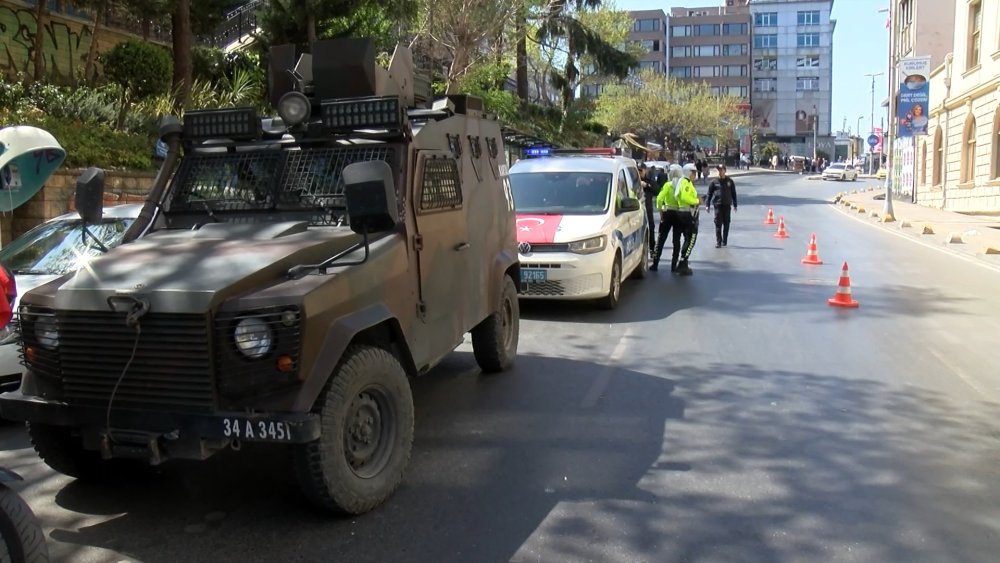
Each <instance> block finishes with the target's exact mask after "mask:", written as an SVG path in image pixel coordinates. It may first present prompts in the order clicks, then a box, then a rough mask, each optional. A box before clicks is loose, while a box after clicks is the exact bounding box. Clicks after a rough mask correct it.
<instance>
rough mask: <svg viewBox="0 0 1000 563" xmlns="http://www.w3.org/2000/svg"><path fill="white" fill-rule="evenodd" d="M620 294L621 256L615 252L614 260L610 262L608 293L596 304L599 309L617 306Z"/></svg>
mask: <svg viewBox="0 0 1000 563" xmlns="http://www.w3.org/2000/svg"><path fill="white" fill-rule="evenodd" d="M621 296H622V257H621V254H615V261H614V262H613V263H612V264H611V286H610V288H609V289H608V294H607V295H606V296H604V297H602V298H601V299H600V300H598V302H597V305H598V306H599V307H600V308H601V309H605V310H608V311H610V310H612V309H614V308H616V307H618V303H619V301H620V300H621Z"/></svg>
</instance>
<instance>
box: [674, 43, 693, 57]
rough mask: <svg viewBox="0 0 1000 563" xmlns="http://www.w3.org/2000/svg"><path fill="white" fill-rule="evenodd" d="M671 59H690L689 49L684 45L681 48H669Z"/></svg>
mask: <svg viewBox="0 0 1000 563" xmlns="http://www.w3.org/2000/svg"><path fill="white" fill-rule="evenodd" d="M670 56H671V57H690V56H691V47H689V46H687V45H685V46H683V47H671V48H670Z"/></svg>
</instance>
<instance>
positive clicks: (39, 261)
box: [0, 204, 142, 392]
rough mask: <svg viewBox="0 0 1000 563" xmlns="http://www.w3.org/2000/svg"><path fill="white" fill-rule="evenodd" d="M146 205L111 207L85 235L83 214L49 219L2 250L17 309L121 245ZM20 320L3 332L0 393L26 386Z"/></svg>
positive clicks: (0, 258)
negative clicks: (35, 293) (34, 293)
mask: <svg viewBox="0 0 1000 563" xmlns="http://www.w3.org/2000/svg"><path fill="white" fill-rule="evenodd" d="M141 209H142V205H139V204H128V205H116V206H114V207H108V208H106V209H105V210H104V217H103V219H102V222H101V224H100V225H91V226H90V227H88V229H87V230H86V231H85V230H84V229H83V221H82V220H81V219H80V215H79V214H78V213H75V212H74V213H66V214H65V215H60V216H59V217H56V218H54V219H50V220H48V221H46V222H44V223H42V224H41V225H39V226H37V227H35V228H34V229H31V230H30V231H28V232H26V233H24V234H23V235H21V236H19V237H18V238H16V239H15V240H14V241H12V242H11V243H10V244H8V245H7V246H5V247H3V249H2V250H0V263H2V264H3V265H4V266H5V267H6V268H7V269H8V270H9V271H10V272H11V273H12V274H14V280H15V283H16V285H17V297H16V298H15V299H14V307H13V310H14V312H15V315H16V312H17V304H18V303H19V302H20V299H21V296H22V295H24V294H25V293H27V292H28V291H30V290H32V289H34V288H36V287H38V286H40V285H43V284H45V283H48V282H50V281H52V280H54V279H57V278H59V277H61V276H63V275H64V274H68V273H71V272H75V271H76V270H78V269H80V268H82V267H84V266H85V265H86V264H87V263H88V262H89V261H90V260H91V259H93V258H94V257H95V256H100V255H101V254H103V253H104V252H106V251H107V249H110V248H113V247H115V246H118V245H119V244H120V243H121V240H122V235H124V234H125V229H127V228H128V226H129V225H131V224H132V222H133V221H134V220H135V219H136V217H138V216H139V211H140V210H141ZM17 326H18V323H17V320H16V317H15V320H14V321H12V322H11V323H9V324H8V325H7V326H5V327H3V328H2V329H0V392H8V391H13V390H15V389H17V388H18V387H20V385H21V373H22V370H23V369H24V367H23V366H22V365H21V359H20V355H19V351H18V346H17Z"/></svg>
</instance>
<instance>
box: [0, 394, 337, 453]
mask: <svg viewBox="0 0 1000 563" xmlns="http://www.w3.org/2000/svg"><path fill="white" fill-rule="evenodd" d="M0 415H2V416H3V418H6V419H8V420H18V421H28V422H31V423H36V424H46V425H51V426H66V427H71V428H73V429H76V430H79V432H80V434H81V437H82V439H83V444H84V447H85V448H87V449H99V450H101V451H102V453H103V454H104V457H106V458H111V457H145V456H146V455H147V454H148V455H149V457H150V458H151V460H152V459H159V460H161V461H162V460H163V459H166V458H170V457H176V458H186V459H203V458H205V457H208V455H210V452H211V451H212V450H217V449H220V448H222V447H224V446H226V445H228V444H232V443H234V442H272V443H284V444H301V443H305V442H311V441H313V440H316V439H317V438H319V435H320V418H319V415H317V414H313V413H245V412H214V413H211V414H203V413H184V412H176V411H155V410H134V409H124V408H122V409H114V410H113V411H111V416H110V421H111V429H110V432H109V429H108V411H107V409H106V408H103V407H94V406H81V405H71V404H67V403H64V402H61V401H50V400H45V399H41V398H38V397H34V396H28V395H24V394H23V393H21V392H20V391H14V392H11V393H6V394H4V395H0ZM109 434H110V436H109ZM109 438H110V439H109ZM110 443H113V444H114V445H120V446H122V447H121V448H119V449H118V451H115V450H114V449H113V445H111V444H110ZM207 454H208V455H207Z"/></svg>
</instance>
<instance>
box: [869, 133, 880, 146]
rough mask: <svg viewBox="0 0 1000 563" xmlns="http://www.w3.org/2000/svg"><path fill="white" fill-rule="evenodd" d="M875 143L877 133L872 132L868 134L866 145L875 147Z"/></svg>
mask: <svg viewBox="0 0 1000 563" xmlns="http://www.w3.org/2000/svg"><path fill="white" fill-rule="evenodd" d="M877 144H878V135H876V134H874V133H872V134H871V135H868V146H869V147H872V148H875V145H877Z"/></svg>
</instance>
